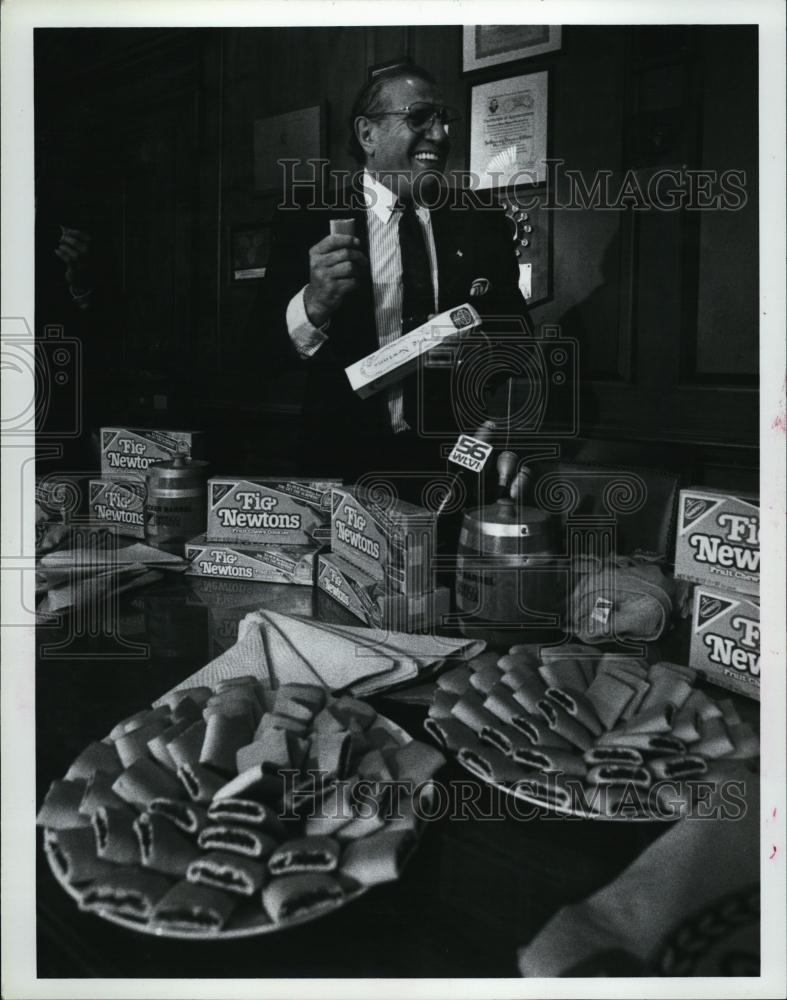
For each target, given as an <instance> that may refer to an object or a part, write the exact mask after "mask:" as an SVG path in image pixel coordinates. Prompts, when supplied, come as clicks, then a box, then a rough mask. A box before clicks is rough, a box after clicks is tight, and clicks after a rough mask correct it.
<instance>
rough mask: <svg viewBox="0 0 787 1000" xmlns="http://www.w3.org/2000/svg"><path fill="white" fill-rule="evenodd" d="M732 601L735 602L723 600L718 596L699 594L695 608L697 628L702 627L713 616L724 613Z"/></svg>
mask: <svg viewBox="0 0 787 1000" xmlns="http://www.w3.org/2000/svg"><path fill="white" fill-rule="evenodd" d="M734 603H736V602H734V601H724V600H722V599H721V598H720V597H714V596H712V595H710V594H701V595H700V601H699V606H698V608H697V628H698V629H700V628H703V627H704V626H705V625H707V624H708V623H709V622H711V621H713V619H714V618H718V616H719V615H722V614H724V612H725V611H728V610H729V609H730V608H731V607H732V606H733V604H734Z"/></svg>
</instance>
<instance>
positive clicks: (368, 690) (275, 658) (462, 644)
mask: <svg viewBox="0 0 787 1000" xmlns="http://www.w3.org/2000/svg"><path fill="white" fill-rule="evenodd" d="M484 646H485V643H483V642H481V641H478V640H475V641H473V640H468V639H450V638H448V637H445V636H413V635H408V634H406V633H401V632H387V631H385V630H383V629H367V628H362V627H358V628H354V627H352V626H334V625H325V624H323V623H322V622H315V621H312V620H310V619H307V618H300V617H298V616H295V615H284V614H280V613H278V612H274V611H266V610H264V609H263V610H261V611H254V612H252V613H251V614H249V615H246V617H245V618H243V619H242V620H241V621H240V623H239V625H238V641H237V642H236V643H235V645H234V646H231V647H230V649H228V650H227V651H226V653H223V654H222V655H221V656H219V657H218V658H217V659H215V660H212V661H211V662H210V663H208V664H207V665H206V666H204V667H202V669H201V670H198V671H197V672H196V673H195V674H192V676H191V677H188V678H187V679H186V680H184V681H182V682H181V683H180V684H178V685H176V687H175V688H173V690H178V689H179V688H185V687H192V686H195V685H202V684H205V685H208V686H212V685H214V684H215V683H216V682H217V681H219V680H225V679H227V678H229V677H237V676H242V675H245V674H250V675H252V676H254V677H257V678H258V679H259V680H265V681H268V682H270V683H272V684H273V685H274V686H279V685H280V684H287V683H292V682H300V683H307V684H321V685H323V686H324V687H327V688H328V689H329V690H331V691H340V690H344V689H349V690H350V691H352V692H353V693H354V694H365V695H368V694H372V693H374V692H377V691H382V690H385V689H386V688H388V687H390V686H392V685H393V684H399V683H401V681H402V680H406V679H409V678H410V677H416V676H418V674H419V672H420V671H421V670H426V669H429V668H431V667H433V666H434V665H436V664H437V663H441V662H442V661H443V660H444V659H445V658H446V657H447V656H449V655H453V654H460V655H463V656H465V657H467V658H470V657H473V656H476V655H477V654H478V653H479V652H480V651H481V650H482V649H483V648H484ZM164 697H166V695H165V696H164ZM161 700H162V701H163V698H162V699H161Z"/></svg>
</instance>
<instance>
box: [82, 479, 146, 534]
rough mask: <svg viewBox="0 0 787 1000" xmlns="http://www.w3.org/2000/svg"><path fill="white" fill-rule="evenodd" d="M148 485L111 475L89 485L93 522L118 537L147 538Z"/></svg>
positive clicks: (91, 481)
mask: <svg viewBox="0 0 787 1000" xmlns="http://www.w3.org/2000/svg"><path fill="white" fill-rule="evenodd" d="M146 492H147V488H146V486H145V483H143V482H139V480H136V479H118V478H116V477H110V476H107V477H106V478H102V479H91V480H90V482H89V483H88V509H89V511H90V517H91V519H92V520H93V521H95V522H96V523H98V524H100V525H101V526H102V527H103V528H107V529H108V530H109V531H112V532H113V533H114V534H116V535H128V536H129V537H131V538H144V537H145V496H146Z"/></svg>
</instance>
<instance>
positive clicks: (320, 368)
mask: <svg viewBox="0 0 787 1000" xmlns="http://www.w3.org/2000/svg"><path fill="white" fill-rule="evenodd" d="M349 203H350V202H349V200H348V201H346V202H343V203H342V204H345V205H346V204H349ZM356 204H357V199H356ZM350 217H352V218H353V219H355V233H356V235H357V236H358V237H359V238H360V240H361V247H360V249H361V251H362V252H363V253H364V254H365V255H366V256H367V257H368V254H369V245H368V230H367V223H366V210H365V209H364V208H362V207H359V208H355V209H350V210H348V209H347V208H346V207H345V208H342V209H338V210H337V209H308V208H301V209H298V210H280V211H279V213H278V216H277V219H276V221H275V223H274V232H273V239H272V245H271V252H270V257H269V262H268V269H267V272H266V276H265V280H264V283H263V288H262V292H261V295H260V297H259V299H258V302H257V304H256V309H255V311H254V314H253V316H252V318H251V322H250V336H251V337H252V338H256V339H257V341H258V347H259V348H260V349H261V350H262V351H263V352H264V357H265V359H266V367H268V368H270V365H271V363H273V364H276V365H280V366H286V365H289V364H295V365H300V366H302V367H303V368H304V369H305V370H306V372H307V379H306V390H305V396H304V400H303V411H302V423H301V442H302V447H301V465H302V467H303V468H304V469H305V470H311V471H313V472H323V471H329V468H332V470H333V472H334V473H336V472H337V471H338V472H339V473H342V472H343V471H345V474H346V470H349V469H353V470H355V468H356V467H357V466H358V465H359V464H360V467H361V468H362V467H363V464H364V456H366V467H367V468H368V467H369V465H370V456H374V458H375V459H378V460H382V459H383V457H384V456H383V455H382V454H381V451H382V452H384V451H385V450H386V449H387V447H388V445H389V444H390V442H391V438H392V434H391V431H390V425H389V422H388V420H387V414H386V404H385V393H384V392H380V393H378V394H377V395H375V396H373V397H370V398H369V399H365V400H363V399H360V398H359V397H358V396H357V395H356V394H355V393H354V392H353V390H352V389H351V388H350V384H349V382H348V380H347V376H346V374H345V372H344V369H345V367H346V366H348V365H350V364H352V363H353V362H355V361H358V360H359V359H360V358H362V357H364V356H365V355H367V354H370V353H372V352H373V351H375V350H376V349H377V348H378V346H379V344H378V340H377V333H376V329H375V318H374V300H373V293H372V284H371V280H370V279H369V280H367V281H366V282H365V283H364V284H363V286H362V287H361V288H359V289H358V290H357V291H356V292H353V293H351V294H349V295H348V296H347V297H346V298H345V300H344V301H343V303H342V305H341V306H340V307H339V309H338V310H337V311H336V312H335V313H334V315H333V316H332V317H331V321H330V326H329V328H328V340H327V342H326V343H325V344H323V345H322V346H321V347H320V348H319V350H318V351H317V352H316V353H315V354H314V355H313V357H311V358H308V359H303V358H301V357H300V356H299V355H298V354H297V352H296V350H295V348H294V346H293V343H292V340H291V339H290V336H289V333H288V330H287V322H286V311H287V305H288V304H289V302H290V300H291V299H292V297H293V296H294V295H295V294H296V293H297V292H298V291H299V290H300V289H301V288H303V286H304V285H306V284H307V283H308V280H309V248H310V247H312V246H313V245H314V244H316V243H318V242H319V241H320V240H321V239H322V238H323V237H324V236H326V235H328V233H329V221H330V219H332V218H350ZM432 230H433V234H434V241H435V248H436V251H437V262H438V275H439V291H438V295H439V311H440V312H443V311H444V310H446V309H449V308H452V307H454V306H458V305H461V304H462V303H465V302H470V303H471V304H472V305H473V306H474V307H475V308H476V309H477V310H478V312H479V313H480V314H481V316H482V317H483V318H484V319H485V324H484V330H487V329H488V328H489V327H490V326H493V325H495V323H496V325H497V326H500V325H501V321H500V320H499V317H504V319H503V320H502V326H504V327H506V329H508V330H509V331H517V330H518V331H520V333H519V335H520V336H521V330H522V323H523V322H524V324H525V328H526V329H528V330H529V322H528V320H527V311H526V307H525V301H524V299H523V297H522V295H521V292H520V291H519V288H518V284H517V283H518V279H519V269H518V267H517V263H516V258H515V256H514V253H513V248H512V242H511V237H510V235H509V232H508V227H507V223H506V220H505V218H504V216H503V213H502V210H499V209H495V210H480V209H456V208H452V207H450V206H446V207H443V208H437V209H435V210H434V211H433V212H432ZM476 278H487V279H488V281H489V290H488V292H487V293H486V294H485V295H483V296H475V297H472V298H471V296H470V287H471V285H472V283H473V281H474V279H476ZM495 318H497V319H495ZM474 337H475V335H474ZM475 341H476V345H478V344H479V343H480V342H479V340H478V338H477V337H476V338H475ZM470 347H471V345H470V344H468V346H467V348H463V350H469V349H470ZM451 376H452V372H451V371H450V370H447V369H442V370H439V369H438V370H435V369H432V368H425V369H424V370H423V372H422V377H421V380H420V390H421V391H420V393H419V405H420V406H421V412H420V414H419V416H420V420H419V423H420V426H421V429H422V430H423V429H425V430H426V431H427V432H428V436H429V438H430V440H433V441H436V438H438V437H439V436H440V435H439V433H438V432H439V431H441V430H443V429H444V433H443V435H442V436H443V438H444V439H445V440H449V439H450V438H451V437H455V436H456V432H457V430H458V429H464V430H470V431H472V430H473V428H471V427H465V428H457V426H456V424H457V421H456V414H455V413H454V412H453V410H454V408H453V407H452V406H451V394H452V386H451ZM417 377H418V376H411V378H417ZM421 436H422V437H423V434H421ZM359 460H360V462H359ZM380 467H382V466H380Z"/></svg>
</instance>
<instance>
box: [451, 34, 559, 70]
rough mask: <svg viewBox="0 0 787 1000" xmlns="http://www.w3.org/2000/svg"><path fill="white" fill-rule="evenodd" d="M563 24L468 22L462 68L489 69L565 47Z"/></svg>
mask: <svg viewBox="0 0 787 1000" xmlns="http://www.w3.org/2000/svg"><path fill="white" fill-rule="evenodd" d="M561 36H562V29H561V27H560V25H559V24H466V25H465V26H464V34H463V43H462V69H463V71H464V72H465V73H467V72H468V71H469V70H473V69H485V68H486V67H487V66H497V65H499V64H500V63H507V62H514V61H515V60H517V59H527V58H528V57H530V56H539V55H541V54H542V53H544V52H553V51H555V50H556V49H559V48H560V46H561Z"/></svg>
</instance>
